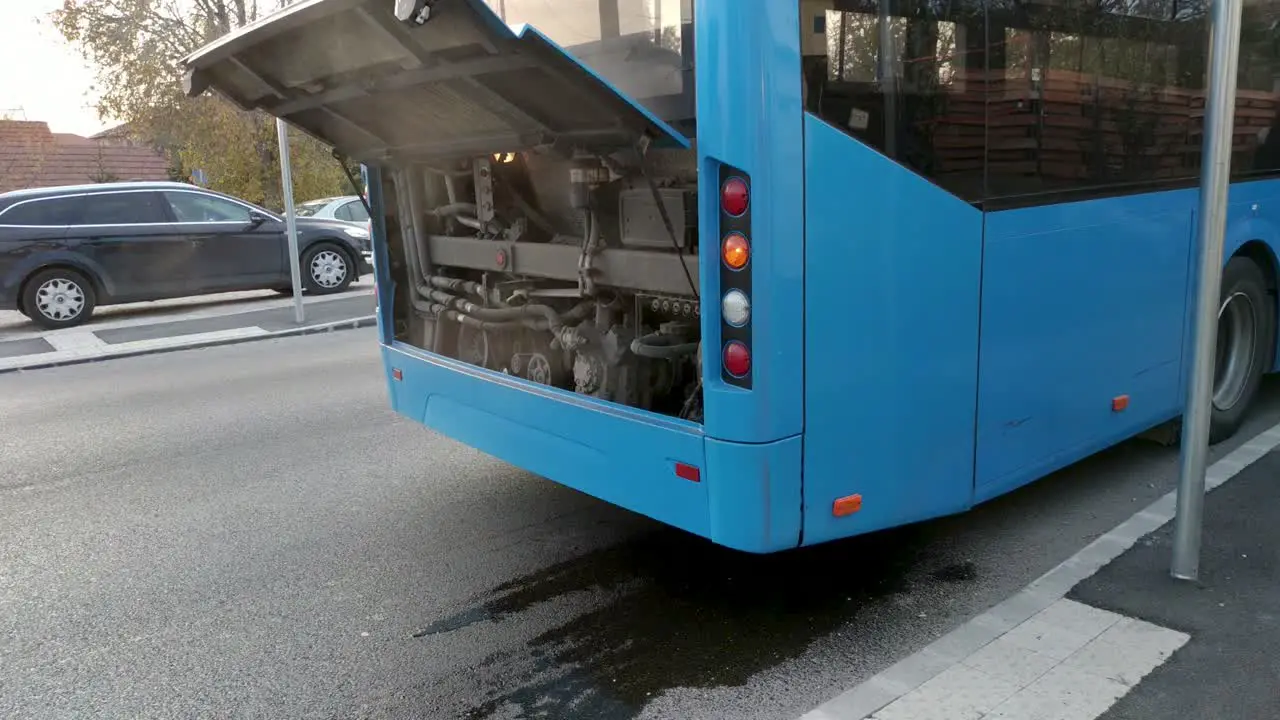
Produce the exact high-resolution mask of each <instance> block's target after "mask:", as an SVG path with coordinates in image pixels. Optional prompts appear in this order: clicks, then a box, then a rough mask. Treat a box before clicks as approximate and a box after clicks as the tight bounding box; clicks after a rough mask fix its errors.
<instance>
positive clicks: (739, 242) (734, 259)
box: [720, 233, 751, 270]
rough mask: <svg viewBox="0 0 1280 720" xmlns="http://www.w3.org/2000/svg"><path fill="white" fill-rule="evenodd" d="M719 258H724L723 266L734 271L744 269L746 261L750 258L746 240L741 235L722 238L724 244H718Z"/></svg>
mask: <svg viewBox="0 0 1280 720" xmlns="http://www.w3.org/2000/svg"><path fill="white" fill-rule="evenodd" d="M720 256H721V257H723V258H724V264H725V265H728V266H729V267H730V268H732V269H734V270H741V269H742V268H744V267H746V266H747V260H748V259H750V257H751V248H750V246H749V245H748V244H747V238H746V237H745V236H743V235H742V233H729V234H728V235H726V236H725V237H724V242H722V243H720Z"/></svg>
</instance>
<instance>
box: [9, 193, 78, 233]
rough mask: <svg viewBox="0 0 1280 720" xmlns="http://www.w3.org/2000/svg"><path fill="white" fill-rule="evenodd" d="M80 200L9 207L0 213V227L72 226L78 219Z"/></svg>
mask: <svg viewBox="0 0 1280 720" xmlns="http://www.w3.org/2000/svg"><path fill="white" fill-rule="evenodd" d="M80 200H81V199H80V198H77V197H65V198H47V199H42V200H31V201H28V202H24V203H21V204H19V205H14V206H11V207H10V208H9V209H8V210H5V211H4V213H0V225H45V226H59V225H74V224H75V223H76V222H77V220H78V217H79V211H80Z"/></svg>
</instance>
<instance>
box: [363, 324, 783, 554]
mask: <svg viewBox="0 0 1280 720" xmlns="http://www.w3.org/2000/svg"><path fill="white" fill-rule="evenodd" d="M382 352H383V362H384V363H385V365H386V367H385V370H386V372H387V376H388V378H390V380H389V381H388V385H389V391H390V395H391V405H392V407H393V409H395V411H396V412H398V413H400V414H402V415H405V416H407V417H409V418H411V419H413V420H416V421H418V422H421V423H422V424H424V425H426V426H428V427H430V428H432V429H434V430H436V431H438V432H440V433H441V434H443V435H446V436H448V437H450V438H453V439H455V440H457V441H459V442H462V443H464V444H466V445H469V446H471V447H474V448H476V449H478V450H480V451H482V452H485V453H487V454H489V455H492V456H494V457H497V458H499V459H501V460H503V461H506V462H508V463H511V464H512V465H515V466H517V467H519V468H522V469H524V470H528V471H529V472H532V473H535V474H537V475H541V476H543V477H545V478H547V479H549V480H553V481H555V482H558V483H560V484H562V485H566V486H568V487H571V488H574V489H576V490H579V491H581V492H584V493H586V494H588V495H592V496H594V497H597V498H599V499H601V500H604V501H606V502H609V503H612V504H614V505H617V506H619V507H623V508H627V509H628V510H631V511H633V512H637V513H640V514H643V515H647V516H648V517H651V518H653V519H655V520H658V521H660V522H663V523H666V524H668V525H671V526H674V527H677V528H680V529H682V530H685V531H688V532H690V533H694V534H696V535H700V536H702V537H705V538H708V539H710V540H711V541H713V542H716V543H718V544H720V545H724V546H726V547H730V548H734V549H737V550H742V551H745V552H753V553H768V552H774V551H778V550H784V549H787V548H793V547H796V546H797V545H799V543H800V521H801V497H800V462H801V444H800V437H799V436H797V437H793V438H787V439H784V440H780V441H777V442H773V443H760V444H744V443H732V442H723V441H718V440H714V439H711V438H707V437H705V436H704V434H703V432H702V428H701V427H700V426H698V425H695V424H693V423H688V422H683V421H679V420H674V419H670V418H664V417H661V416H658V415H654V414H650V413H644V412H641V411H636V410H631V409H628V408H623V407H619V406H616V405H612V404H608V403H604V402H601V401H597V400H595V399H593V398H588V397H584V396H581V395H575V394H573V393H569V392H565V391H560V390H556V389H554V388H548V387H543V386H537V385H533V384H531V383H528V382H526V381H524V380H520V379H517V378H513V377H510V376H506V375H502V374H499V373H494V372H491V371H488V370H483V369H480V368H476V367H474V366H471V365H467V364H465V363H460V362H457V361H454V360H451V359H449V358H444V357H440V356H437V355H432V354H430V353H424V352H422V351H420V350H417V349H416V348H412V347H409V346H405V345H401V344H399V343H397V344H394V345H391V346H387V345H384V346H383V349H382ZM677 464H684V465H687V466H692V467H694V468H697V470H698V472H697V477H696V478H693V479H691V478H689V477H688V476H689V473H688V472H682V473H680V474H678V473H677ZM681 475H684V477H682V476H681Z"/></svg>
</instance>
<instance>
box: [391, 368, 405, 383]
mask: <svg viewBox="0 0 1280 720" xmlns="http://www.w3.org/2000/svg"><path fill="white" fill-rule="evenodd" d="M391 377H393V378H395V379H396V380H403V379H404V373H402V372H400V368H391Z"/></svg>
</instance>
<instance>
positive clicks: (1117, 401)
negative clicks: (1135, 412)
mask: <svg viewBox="0 0 1280 720" xmlns="http://www.w3.org/2000/svg"><path fill="white" fill-rule="evenodd" d="M1127 407H1129V396H1128V395H1117V396H1115V397H1114V398H1112V399H1111V411H1112V412H1123V411H1124V410H1125V408H1127Z"/></svg>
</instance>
